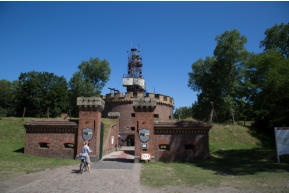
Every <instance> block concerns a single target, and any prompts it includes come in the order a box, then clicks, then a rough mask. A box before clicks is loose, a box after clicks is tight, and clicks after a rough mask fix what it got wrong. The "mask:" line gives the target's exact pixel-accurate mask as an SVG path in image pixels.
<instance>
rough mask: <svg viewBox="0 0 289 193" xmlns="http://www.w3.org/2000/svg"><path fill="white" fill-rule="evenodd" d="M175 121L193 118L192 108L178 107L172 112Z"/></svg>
mask: <svg viewBox="0 0 289 193" xmlns="http://www.w3.org/2000/svg"><path fill="white" fill-rule="evenodd" d="M174 117H175V119H178V118H180V119H186V118H192V117H193V109H192V107H179V108H177V109H176V110H175V112H174Z"/></svg>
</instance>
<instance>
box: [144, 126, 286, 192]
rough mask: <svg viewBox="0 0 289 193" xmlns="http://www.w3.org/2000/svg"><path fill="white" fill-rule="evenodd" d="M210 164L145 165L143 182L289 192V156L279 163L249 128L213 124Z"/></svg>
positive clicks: (199, 162) (205, 161)
mask: <svg viewBox="0 0 289 193" xmlns="http://www.w3.org/2000/svg"><path fill="white" fill-rule="evenodd" d="M209 140H210V152H211V156H210V158H209V159H207V160H203V161H195V162H193V163H180V162H179V163H164V162H154V163H150V164H143V170H142V174H141V182H142V183H143V184H145V185H149V186H153V187H160V186H165V185H173V186H174V185H176V186H178V185H186V186H212V187H220V186H231V187H234V188H237V189H242V190H257V191H261V192H289V156H283V157H281V161H282V163H281V164H277V163H276V153H275V150H274V149H273V148H264V147H263V146H262V145H263V143H262V142H261V141H260V140H259V139H258V138H255V137H253V136H252V135H251V131H250V129H249V128H247V127H243V126H238V125H226V124H213V128H212V130H211V131H210V139H209Z"/></svg>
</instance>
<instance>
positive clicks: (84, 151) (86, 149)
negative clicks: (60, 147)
mask: <svg viewBox="0 0 289 193" xmlns="http://www.w3.org/2000/svg"><path fill="white" fill-rule="evenodd" d="M83 144H84V145H83V147H82V155H83V156H85V158H86V163H87V169H88V171H90V157H89V153H91V152H92V151H91V149H90V148H89V146H88V141H84V143H83Z"/></svg>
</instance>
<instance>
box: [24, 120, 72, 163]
mask: <svg viewBox="0 0 289 193" xmlns="http://www.w3.org/2000/svg"><path fill="white" fill-rule="evenodd" d="M24 127H25V129H26V135H25V146H24V153H26V154H31V155H37V156H43V157H54V158H74V157H75V155H76V143H77V123H75V122H71V121H67V120H58V121H55V120H54V121H51V120H50V121H47V120H42V121H30V122H28V123H26V124H25V125H24Z"/></svg>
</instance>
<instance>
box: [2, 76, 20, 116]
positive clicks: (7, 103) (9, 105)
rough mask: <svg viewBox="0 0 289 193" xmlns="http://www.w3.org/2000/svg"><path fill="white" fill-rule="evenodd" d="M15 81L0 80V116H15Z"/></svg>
mask: <svg viewBox="0 0 289 193" xmlns="http://www.w3.org/2000/svg"><path fill="white" fill-rule="evenodd" d="M16 86H17V81H13V82H10V81H8V80H5V79H2V80H0V116H13V115H15V107H16V105H15V96H16Z"/></svg>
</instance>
